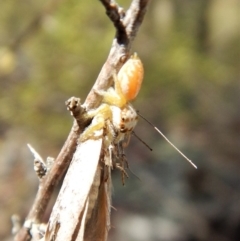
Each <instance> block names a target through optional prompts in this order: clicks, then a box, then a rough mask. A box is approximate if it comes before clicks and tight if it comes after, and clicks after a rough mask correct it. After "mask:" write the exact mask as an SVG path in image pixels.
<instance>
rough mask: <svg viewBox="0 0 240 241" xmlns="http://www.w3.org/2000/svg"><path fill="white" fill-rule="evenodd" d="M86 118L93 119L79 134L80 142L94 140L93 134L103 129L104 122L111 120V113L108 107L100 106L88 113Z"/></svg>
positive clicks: (105, 105)
mask: <svg viewBox="0 0 240 241" xmlns="http://www.w3.org/2000/svg"><path fill="white" fill-rule="evenodd" d="M87 116H88V117H89V118H93V119H92V123H91V124H90V125H89V126H88V127H87V128H86V129H85V130H84V132H83V133H82V134H81V136H80V138H79V141H80V142H84V141H86V140H88V139H94V138H96V136H95V132H96V131H98V130H101V129H102V128H104V126H105V122H106V120H108V119H112V111H111V109H110V106H109V105H107V104H101V105H100V106H99V107H98V108H97V109H95V110H90V111H88V113H87Z"/></svg>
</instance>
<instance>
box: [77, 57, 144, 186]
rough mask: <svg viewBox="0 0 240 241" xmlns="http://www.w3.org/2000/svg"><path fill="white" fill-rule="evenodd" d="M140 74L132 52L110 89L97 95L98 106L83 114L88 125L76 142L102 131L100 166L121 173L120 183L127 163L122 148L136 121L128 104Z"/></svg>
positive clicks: (136, 58) (138, 83) (138, 88)
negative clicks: (101, 161) (99, 99)
mask: <svg viewBox="0 0 240 241" xmlns="http://www.w3.org/2000/svg"><path fill="white" fill-rule="evenodd" d="M143 72H144V70H143V65H142V62H141V60H140V58H139V57H138V56H137V54H136V53H134V54H133V55H132V56H131V57H130V58H129V59H128V61H127V62H126V63H125V64H124V65H123V66H122V68H121V69H120V71H119V73H118V74H117V75H116V74H114V75H113V79H114V87H110V88H109V89H108V90H107V91H98V92H97V93H98V94H99V95H102V96H103V101H102V104H101V105H100V106H99V107H98V108H97V109H95V110H91V111H89V112H88V113H87V115H88V117H89V118H92V122H91V124H90V125H89V126H88V127H87V128H86V129H85V131H84V132H83V133H82V135H81V136H80V142H84V141H86V140H88V139H94V138H96V135H95V134H96V132H97V131H98V130H100V129H102V128H103V130H104V132H103V148H102V150H103V153H104V155H103V156H104V159H103V160H104V163H105V165H106V166H108V167H110V168H112V167H113V166H115V167H116V168H118V169H119V170H120V171H121V173H122V183H123V184H124V177H128V175H127V173H126V171H125V164H126V166H127V167H128V163H127V160H126V157H125V155H124V152H123V147H125V146H127V145H128V143H129V140H130V136H131V132H132V131H133V129H134V128H135V126H136V124H137V121H138V114H137V112H136V110H135V109H134V108H133V106H132V105H131V104H130V103H129V102H130V101H131V100H134V99H135V98H136V96H137V94H138V92H139V90H140V88H141V84H142V80H143ZM113 154H114V155H113ZM112 157H114V162H113V158H112ZM119 161H120V163H119Z"/></svg>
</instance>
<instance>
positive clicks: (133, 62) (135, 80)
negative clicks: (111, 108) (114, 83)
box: [117, 53, 144, 101]
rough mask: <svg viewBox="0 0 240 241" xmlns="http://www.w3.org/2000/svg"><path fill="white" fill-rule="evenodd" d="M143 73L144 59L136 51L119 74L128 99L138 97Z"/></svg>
mask: <svg viewBox="0 0 240 241" xmlns="http://www.w3.org/2000/svg"><path fill="white" fill-rule="evenodd" d="M143 74H144V69H143V64H142V61H141V60H140V58H139V57H138V55H137V53H134V54H133V55H132V56H131V57H130V59H128V60H127V62H126V63H125V64H124V65H123V66H122V68H121V69H120V71H119V72H118V76H117V78H118V81H119V84H120V87H121V89H122V93H123V95H124V96H125V97H126V99H127V100H128V101H131V100H133V99H135V98H136V96H137V94H138V92H139V90H140V88H141V85H142V80H143Z"/></svg>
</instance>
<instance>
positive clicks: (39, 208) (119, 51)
mask: <svg viewBox="0 0 240 241" xmlns="http://www.w3.org/2000/svg"><path fill="white" fill-rule="evenodd" d="M100 1H101V2H102V4H103V5H104V7H105V9H106V12H107V15H108V16H109V18H110V20H111V21H112V22H113V24H114V26H115V28H116V35H115V38H114V40H113V44H112V47H111V49H110V53H109V56H108V58H107V60H106V62H105V63H104V65H103V67H102V69H101V71H100V74H99V76H98V78H97V80H96V82H95V84H94V86H93V88H92V90H91V91H90V93H89V95H88V96H87V99H86V101H85V103H84V106H85V108H86V110H83V109H81V108H80V107H78V108H80V109H78V108H77V109H74V110H73V109H72V110H71V109H70V110H71V111H72V113H73V116H74V117H75V120H74V122H73V126H72V129H71V131H70V133H69V135H68V138H67V140H66V142H65V144H64V146H63V148H62V150H61V151H60V153H59V155H58V157H57V158H56V160H55V162H54V164H53V166H52V168H51V170H50V171H49V173H48V174H47V175H46V177H44V178H43V179H42V181H41V182H40V184H39V190H38V193H37V195H36V198H35V201H34V204H33V206H32V208H31V210H30V212H29V214H28V216H27V218H26V221H25V223H24V225H23V227H22V228H21V229H20V231H19V232H18V233H17V235H16V236H15V241H25V240H29V238H31V237H30V234H29V229H30V228H31V227H30V226H31V225H29V223H41V220H42V217H43V215H44V212H45V210H46V207H47V204H48V202H49V199H50V197H51V194H52V192H53V189H54V187H55V186H56V184H57V183H58V182H59V180H60V178H61V177H62V175H63V173H64V172H65V171H66V169H67V168H68V166H69V163H70V161H71V160H72V157H73V154H74V152H75V150H76V146H77V140H78V138H79V135H80V134H81V132H82V131H83V129H84V128H85V127H86V126H87V125H88V124H89V121H90V120H88V119H85V118H82V119H81V116H84V115H82V114H83V113H84V111H88V110H90V109H92V108H96V107H98V106H99V104H100V103H101V96H99V95H97V94H96V90H106V89H107V88H108V87H109V86H110V85H111V83H112V76H113V73H114V72H115V71H116V70H117V71H118V70H119V69H120V67H121V66H122V65H123V63H124V62H125V61H126V59H127V58H128V56H129V52H130V48H131V43H132V41H133V39H134V37H135V36H136V34H137V31H138V28H139V26H140V25H141V23H142V21H143V18H144V15H145V12H146V8H147V5H148V3H149V1H150V0H133V1H132V3H131V6H130V8H129V9H128V10H127V12H126V14H125V12H124V11H123V9H122V8H120V7H119V6H118V5H117V4H116V3H115V1H110V0H109V1H107V0H100ZM79 106H80V105H79ZM68 107H69V103H68ZM69 108H70V107H69ZM76 111H78V112H76ZM74 113H75V114H74ZM76 113H77V114H76ZM77 215H84V214H82V213H79V214H77ZM55 228H56V230H58V229H59V225H58V222H56V225H55ZM52 238H53V239H54V237H52ZM71 238H73V239H71V240H76V239H74V237H71ZM75 238H76V237H75ZM69 240H70V239H69ZM89 240H91V239H89Z"/></svg>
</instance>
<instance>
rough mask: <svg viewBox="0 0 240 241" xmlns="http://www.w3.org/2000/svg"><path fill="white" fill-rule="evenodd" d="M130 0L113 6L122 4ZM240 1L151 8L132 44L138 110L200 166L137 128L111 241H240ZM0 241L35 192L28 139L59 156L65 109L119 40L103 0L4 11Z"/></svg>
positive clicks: (0, 13)
mask: <svg viewBox="0 0 240 241" xmlns="http://www.w3.org/2000/svg"><path fill="white" fill-rule="evenodd" d="M129 3H130V1H127V0H125V1H119V4H121V5H123V6H124V7H127V6H128V5H129ZM239 12H240V5H239V1H238V0H228V1H226V0H196V1H191V0H183V1H177V0H175V1H174V0H157V1H152V2H151V5H150V7H149V10H148V12H147V14H146V17H145V20H144V23H143V25H142V26H141V28H140V32H139V34H138V36H137V38H136V40H135V42H134V45H133V51H137V52H138V54H139V56H140V57H141V58H142V61H143V63H144V65H145V80H144V83H143V87H142V90H141V92H140V95H139V98H138V100H137V101H136V102H135V104H134V105H135V106H136V108H137V109H139V110H140V111H141V113H142V114H143V115H144V116H145V117H147V118H148V119H149V120H151V121H152V122H153V123H155V124H156V125H157V126H158V127H159V128H160V129H161V130H162V131H163V132H164V133H165V134H166V135H167V136H168V137H169V138H170V139H171V140H172V141H173V142H174V143H175V144H176V145H177V146H178V147H179V148H180V149H181V150H183V151H184V153H185V154H187V156H188V157H190V158H191V159H192V160H193V161H194V162H195V163H196V164H197V165H198V167H199V169H198V170H197V171H196V170H194V169H192V168H191V166H188V164H187V163H185V161H184V160H183V159H182V157H181V156H179V155H178V153H176V152H175V150H174V149H172V147H170V146H169V145H168V144H167V143H166V142H165V141H164V140H163V139H162V138H161V137H160V136H159V135H158V134H157V133H155V132H154V130H152V129H151V127H149V126H148V125H147V124H146V123H144V121H140V123H139V126H138V127H137V129H136V133H137V134H138V135H139V136H140V137H141V138H142V139H144V141H146V142H147V143H148V144H149V145H150V146H151V147H152V148H153V152H149V151H148V150H147V148H145V147H144V146H142V144H141V143H140V142H138V141H137V140H136V139H135V138H133V139H132V141H131V145H130V147H129V148H128V153H127V156H128V160H129V164H130V167H131V169H132V170H133V171H134V173H136V175H137V176H139V177H140V179H141V180H142V181H141V182H139V181H138V179H137V178H135V177H134V176H133V175H130V177H131V178H130V180H128V181H127V184H126V187H124V188H122V187H121V186H120V185H121V181H120V178H119V173H118V172H116V180H115V181H114V185H115V194H114V198H113V199H114V201H113V205H114V206H115V207H117V209H118V212H115V211H113V226H114V227H116V228H115V229H113V230H112V231H111V237H110V240H126V241H128V240H129V241H130V240H131V241H134V240H138V241H141V240H164V241H168V240H169V241H175V240H176V241H181V240H199V241H200V240H201V241H203V240H211V241H215V240H216V241H219V240H224V241H230V240H231V241H234V240H236V241H237V240H239V239H240V233H239V226H240V218H239V217H240V207H239V201H240V186H239V183H240V171H239V170H240V168H239V165H240V162H239V160H240V149H239V146H240V139H239V137H240V94H239V93H240V81H239V78H240V18H239ZM0 26H1V27H0V155H1V169H0V180H1V182H0V191H1V193H2V195H1V197H0V209H1V210H0V213H1V217H0V219H1V220H0V222H1V224H2V225H1V226H0V239H1V240H4V237H7V235H9V233H10V215H12V214H13V213H19V214H20V215H21V216H22V217H25V216H26V213H27V212H28V210H29V208H30V206H31V204H32V200H33V198H34V195H35V193H36V189H37V178H36V177H35V176H34V173H33V170H32V157H31V155H30V153H28V150H27V148H26V143H28V142H30V143H31V144H32V145H33V146H34V147H35V148H36V149H37V150H38V151H39V152H40V153H41V154H42V155H43V156H44V157H46V156H47V155H49V156H56V155H57V153H58V151H59V150H60V148H61V146H62V145H63V143H64V141H65V139H66V137H67V134H68V132H69V130H70V128H71V124H72V120H71V117H70V116H69V114H68V112H67V111H66V108H65V105H64V101H65V100H67V99H68V98H69V97H71V96H79V97H81V98H82V99H83V100H84V98H85V97H86V95H87V93H88V91H89V90H90V88H91V86H92V85H93V83H94V81H95V79H96V77H97V75H98V73H99V71H100V69H101V67H102V65H103V63H104V61H105V60H106V57H107V54H108V52H109V50H110V47H111V42H112V38H113V37H114V28H113V26H112V23H111V22H110V21H109V20H108V18H107V16H106V15H105V9H104V8H103V7H102V6H101V4H100V2H99V1H96V0H92V1H77V0H69V1H64V0H62V1H60V0H55V1H54V0H53V1H52V2H51V1H44V2H43V1H32V0H28V1H21V3H19V1H16V0H8V1H1V3H0Z"/></svg>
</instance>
